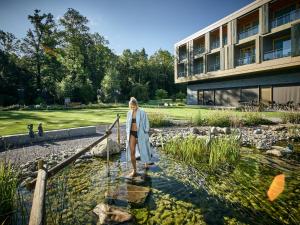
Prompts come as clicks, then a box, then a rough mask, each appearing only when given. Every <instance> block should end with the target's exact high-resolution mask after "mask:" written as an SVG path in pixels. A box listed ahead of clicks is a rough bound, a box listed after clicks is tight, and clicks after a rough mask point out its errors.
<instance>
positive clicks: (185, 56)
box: [179, 54, 187, 61]
mask: <svg viewBox="0 0 300 225" xmlns="http://www.w3.org/2000/svg"><path fill="white" fill-rule="evenodd" d="M186 58H187V54H181V55H179V61H183V60H185V59H186Z"/></svg>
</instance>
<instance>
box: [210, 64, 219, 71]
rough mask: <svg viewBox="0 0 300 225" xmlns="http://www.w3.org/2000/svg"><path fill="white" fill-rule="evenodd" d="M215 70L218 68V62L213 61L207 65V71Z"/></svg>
mask: <svg viewBox="0 0 300 225" xmlns="http://www.w3.org/2000/svg"><path fill="white" fill-rule="evenodd" d="M217 70H220V63H215V64H211V65H209V66H208V71H209V72H212V71H217Z"/></svg>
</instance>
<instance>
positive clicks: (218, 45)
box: [210, 41, 220, 49]
mask: <svg viewBox="0 0 300 225" xmlns="http://www.w3.org/2000/svg"><path fill="white" fill-rule="evenodd" d="M210 47H211V49H215V48H219V47H220V42H219V41H213V42H212V43H211V45H210Z"/></svg>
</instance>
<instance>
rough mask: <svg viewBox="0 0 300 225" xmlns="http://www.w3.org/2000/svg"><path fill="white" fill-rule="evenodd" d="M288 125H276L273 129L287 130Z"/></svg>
mask: <svg viewBox="0 0 300 225" xmlns="http://www.w3.org/2000/svg"><path fill="white" fill-rule="evenodd" d="M286 129H287V127H286V126H276V127H273V129H272V130H273V131H283V130H286Z"/></svg>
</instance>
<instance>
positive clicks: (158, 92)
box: [155, 89, 168, 100]
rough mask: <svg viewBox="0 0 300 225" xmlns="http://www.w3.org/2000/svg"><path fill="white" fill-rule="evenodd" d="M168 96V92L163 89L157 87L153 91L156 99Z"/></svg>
mask: <svg viewBox="0 0 300 225" xmlns="http://www.w3.org/2000/svg"><path fill="white" fill-rule="evenodd" d="M167 97H168V92H167V91H166V90H164V89H157V90H156V91H155V98H156V99H157V100H159V99H164V98H167Z"/></svg>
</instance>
